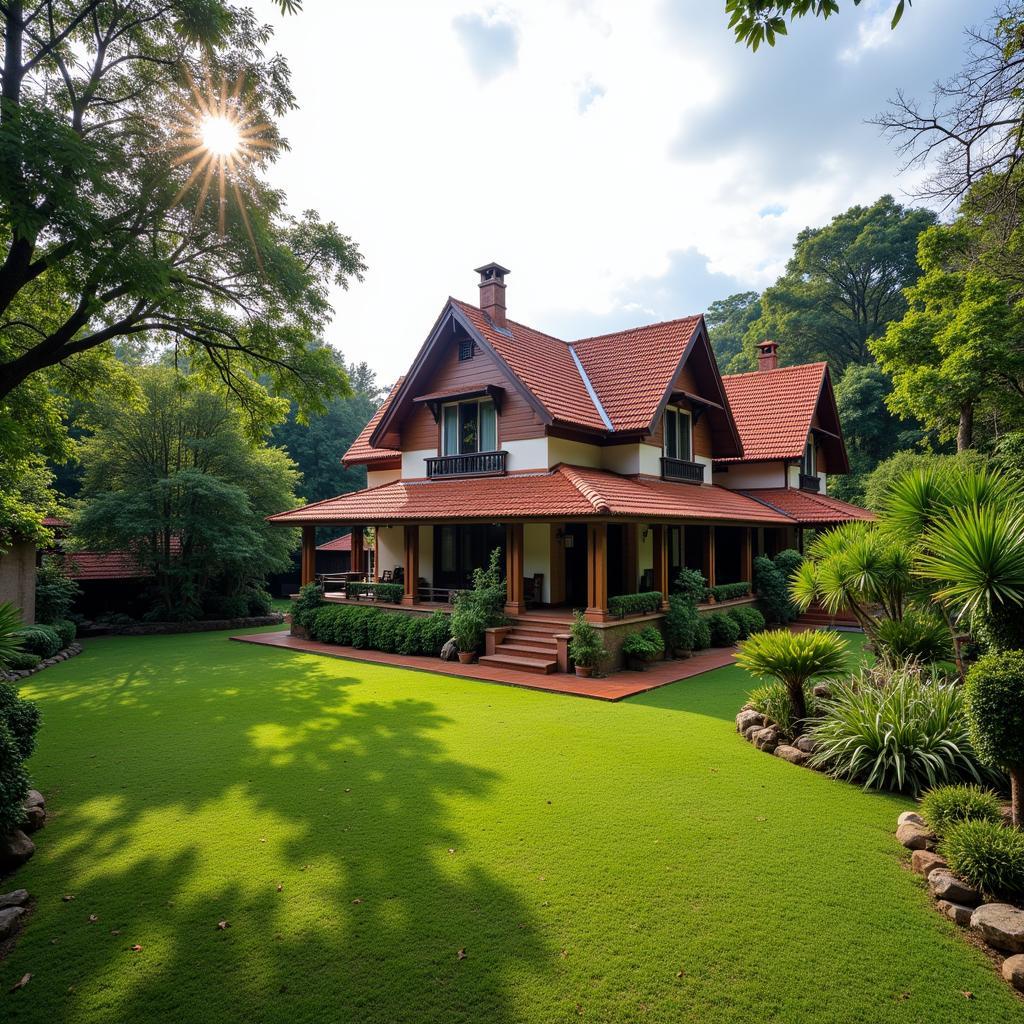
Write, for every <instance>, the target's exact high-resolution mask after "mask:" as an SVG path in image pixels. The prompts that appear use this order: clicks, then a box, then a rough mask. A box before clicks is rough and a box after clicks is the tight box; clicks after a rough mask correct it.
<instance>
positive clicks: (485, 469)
mask: <svg viewBox="0 0 1024 1024" xmlns="http://www.w3.org/2000/svg"><path fill="white" fill-rule="evenodd" d="M507 459H508V452H473V453H472V454H469V455H439V456H437V458H434V459H427V476H428V477H432V478H433V477H439V476H444V477H448V476H501V475H502V474H504V472H505V462H506V460H507Z"/></svg>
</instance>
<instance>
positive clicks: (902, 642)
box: [874, 608, 953, 665]
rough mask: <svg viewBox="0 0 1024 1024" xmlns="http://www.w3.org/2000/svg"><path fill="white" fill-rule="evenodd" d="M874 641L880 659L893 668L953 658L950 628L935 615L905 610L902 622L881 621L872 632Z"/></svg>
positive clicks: (910, 609) (898, 620) (913, 609)
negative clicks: (917, 662) (873, 632)
mask: <svg viewBox="0 0 1024 1024" xmlns="http://www.w3.org/2000/svg"><path fill="white" fill-rule="evenodd" d="M874 640H875V643H876V644H877V645H878V654H879V656H880V657H881V658H882V660H883V661H885V662H888V663H889V664H892V665H896V664H901V663H902V662H905V661H908V660H914V661H919V662H922V663H923V664H928V663H929V662H933V661H950V660H951V659H952V658H953V644H952V641H951V640H950V636H949V628H948V627H947V625H946V623H945V622H944V621H943V620H942V619H941V618H940V617H939V616H938V615H936V614H935V613H934V612H928V611H919V610H917V609H915V608H908V609H907V611H906V612H904V614H903V618H902V619H883V620H882V621H881V622H879V623H878V626H877V627H876V629H875V635H874Z"/></svg>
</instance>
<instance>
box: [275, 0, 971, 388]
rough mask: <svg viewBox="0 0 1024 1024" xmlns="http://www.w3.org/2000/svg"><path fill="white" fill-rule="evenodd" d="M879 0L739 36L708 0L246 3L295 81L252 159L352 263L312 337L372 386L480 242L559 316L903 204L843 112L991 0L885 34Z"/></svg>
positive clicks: (544, 308)
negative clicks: (867, 211)
mask: <svg viewBox="0 0 1024 1024" xmlns="http://www.w3.org/2000/svg"><path fill="white" fill-rule="evenodd" d="M893 2H894V0H865V2H864V3H863V4H862V5H861V6H860V7H857V8H854V7H853V6H852V5H851V4H843V5H842V10H841V12H840V14H839V15H838V16H835V17H833V18H832V19H830V20H829V21H828V22H827V23H824V22H816V21H814V20H812V19H804V20H803V21H801V22H798V23H797V24H795V25H793V26H792V29H791V34H790V36H789V37H788V38H785V39H782V40H781V41H780V42H779V43H778V45H777V46H776V47H775V48H774V49H769V48H767V47H765V48H762V49H761V50H759V51H758V52H757V53H752V52H751V51H750V50H748V49H747V48H745V47H743V46H740V45H738V44H736V43H735V42H734V41H733V37H732V34H731V32H730V31H729V30H728V28H727V24H726V19H725V16H724V14H723V13H722V9H723V7H724V3H722V2H721V0H531V2H509V3H499V4H493V5H491V4H487V3H482V4H481V3H476V4H470V3H466V2H463V0H419V2H397V0H392V2H389V3H381V2H379V0H376V2H375V0H344V2H340V0H306V2H305V10H304V11H303V12H302V13H301V14H298V15H291V16H286V17H282V16H281V15H280V13H279V12H278V11H277V10H276V8H275V7H274V5H273V4H272V3H271V2H270V0H255V6H256V10H257V12H258V13H259V14H260V15H261V16H262V17H263V18H265V20H266V21H267V22H269V23H270V24H272V25H273V26H274V28H275V40H274V43H273V44H272V48H273V49H275V50H277V51H279V52H280V53H282V54H283V55H284V56H285V57H286V58H287V60H288V61H289V64H290V66H291V69H292V79H293V87H294V90H295V92H296V94H297V98H298V101H299V104H300V107H299V109H298V110H296V111H294V112H292V113H290V114H288V115H287V116H286V118H285V119H284V121H283V124H282V131H283V134H284V135H285V137H286V138H287V139H288V141H289V143H290V146H291V149H290V151H289V152H287V153H284V154H283V155H282V156H281V157H280V158H279V160H278V161H277V163H276V164H275V165H274V166H273V168H272V170H271V172H270V179H271V181H272V182H273V183H274V184H275V185H278V186H279V187H281V188H283V189H284V190H285V191H286V193H287V195H288V201H289V205H290V207H291V209H292V210H294V211H296V212H298V211H301V210H304V209H316V210H318V211H319V212H320V214H321V215H322V216H323V217H324V218H325V219H328V220H333V221H334V222H336V223H337V224H338V226H339V227H340V228H341V229H342V230H343V231H344V232H346V233H347V234H349V235H351V236H352V237H353V238H354V239H355V240H356V241H357V242H358V244H359V247H360V249H361V251H362V253H363V255H364V257H365V259H366V262H367V265H368V268H369V269H368V272H367V274H366V279H365V281H364V282H362V283H354V284H353V285H352V287H351V288H350V289H349V290H348V291H343V290H341V289H337V290H336V291H335V292H334V293H333V295H332V299H333V301H334V306H335V310H336V316H335V319H334V322H333V324H332V325H331V327H330V329H329V330H328V331H327V335H326V337H327V340H328V341H329V342H330V343H331V344H332V345H334V346H335V347H336V348H338V349H340V350H341V351H342V352H343V353H344V354H345V356H346V358H347V359H349V360H350V361H357V362H358V361H363V360H365V361H366V362H368V363H369V364H370V366H371V367H372V368H373V369H374V370H376V371H377V373H378V377H379V380H380V382H381V383H382V384H389V383H391V382H392V381H393V380H394V378H395V377H397V376H398V375H399V374H401V373H403V372H404V371H405V370H406V369H407V367H408V365H409V363H410V362H411V361H412V359H413V357H414V355H415V354H416V351H417V350H418V348H419V346H420V345H421V344H422V342H423V340H424V338H425V336H426V334H427V332H428V331H429V329H430V327H431V325H432V324H433V322H434V320H435V319H436V317H437V315H438V313H439V312H440V311H441V308H442V306H443V305H444V302H445V300H446V298H447V296H449V295H454V296H455V297H457V298H463V299H466V300H468V301H471V302H475V301H476V298H477V288H476V284H477V277H476V275H475V274H474V273H473V268H474V267H477V266H480V265H481V264H484V263H488V262H491V261H497V262H498V263H501V264H503V265H504V266H506V267H508V268H509V269H510V271H511V273H510V274H509V277H508V279H507V284H508V292H507V305H508V315H509V317H510V318H511V319H513V320H517V321H520V322H523V323H527V324H529V325H530V326H532V327H536V328H537V329H539V330H543V331H547V332H548V333H551V334H554V335H556V336H558V337H562V338H566V339H572V338H578V337H586V336H589V335H593V334H600V333H603V332H606V331H613V330H618V329H621V328H624V327H629V326H635V325H637V324H641V323H651V322H655V321H658V320H666V319H671V318H673V317H677V316H684V315H688V314H692V313H698V312H703V311H704V310H705V309H706V308H707V306H708V305H709V303H711V302H712V301H714V300H715V299H718V298H724V297H725V296H727V295H729V294H731V293H733V292H736V291H743V290H746V289H758V290H760V289H762V288H764V287H765V286H766V285H768V284H770V283H772V282H773V281H774V280H775V278H776V277H777V276H778V275H779V274H780V273H781V272H782V270H783V269H784V267H785V263H786V260H787V259H788V257H789V255H790V252H791V249H792V244H793V240H794V238H795V236H796V234H797V232H798V231H800V230H801V229H802V228H804V227H807V226H820V225H823V224H825V223H827V222H828V221H829V219H830V218H831V217H833V216H834V215H835V214H837V213H839V212H841V211H843V210H845V209H847V208H848V207H849V206H851V205H853V204H856V203H862V204H868V203H871V202H873V201H874V200H875V199H877V198H878V196H880V195H883V194H884V193H886V192H888V193H891V194H893V195H894V196H896V197H897V199H899V200H901V201H905V202H910V201H912V200H911V199H910V194H911V193H912V192H913V187H914V181H915V174H916V173H917V172H912V171H911V172H905V173H903V174H900V173H899V172H900V164H901V161H900V158H899V155H898V154H897V153H896V152H895V150H894V148H893V147H892V145H891V144H890V143H888V142H887V141H886V140H884V139H883V138H881V137H880V135H879V133H878V129H877V128H876V127H874V126H873V125H870V124H867V123H865V122H866V119H867V118H869V117H871V116H872V115H873V114H876V113H877V112H879V111H880V110H882V109H884V107H885V105H886V101H887V99H888V98H889V97H891V96H893V95H894V94H895V93H896V91H897V90H898V89H902V90H903V91H904V92H905V93H907V94H909V95H912V96H918V97H926V96H927V95H928V93H929V90H930V89H931V86H932V83H933V82H934V81H935V80H937V79H941V78H945V77H947V76H949V75H950V74H952V73H953V72H955V71H956V70H957V69H958V67H959V66H960V64H961V60H962V54H963V48H964V38H963V29H964V28H965V27H966V26H968V25H972V24H978V22H979V21H980V20H983V19H984V18H985V17H987V15H988V12H989V6H988V4H987V3H979V2H978V0H973V2H972V0H918V2H917V3H915V4H914V5H913V7H911V8H909V9H908V10H907V12H906V14H905V15H904V17H903V21H902V22H901V24H900V25H899V27H898V28H897V29H896V31H894V32H893V31H890V29H889V18H890V16H891V10H892V6H893ZM783 341H784V339H783Z"/></svg>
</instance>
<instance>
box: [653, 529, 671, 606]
mask: <svg viewBox="0 0 1024 1024" xmlns="http://www.w3.org/2000/svg"><path fill="white" fill-rule="evenodd" d="M651 540H652V546H653V548H654V589H655V590H660V591H661V606H662V608H667V607H668V588H669V580H668V528H667V527H665V526H662V524H661V523H655V524H654V526H652V527H651Z"/></svg>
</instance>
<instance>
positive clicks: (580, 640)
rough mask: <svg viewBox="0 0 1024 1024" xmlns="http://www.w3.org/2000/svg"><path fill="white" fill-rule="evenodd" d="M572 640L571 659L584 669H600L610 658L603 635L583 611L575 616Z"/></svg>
mask: <svg viewBox="0 0 1024 1024" xmlns="http://www.w3.org/2000/svg"><path fill="white" fill-rule="evenodd" d="M570 633H571V635H572V639H571V640H570V641H569V657H570V658H571V659H572V660H573V662H574V663H575V664H577V665H582V666H583V667H584V668H599V667H600V665H601V662H602V661H604V659H605V658H606V657H607V656H608V652H607V651H606V650H605V647H604V642H603V641H602V640H601V634H600V633H599V632H598V630H597V629H596V628H595V627H594V626H593V625H592V624H591V623H589V622H587V619H586V616H585V615H584V614H583V612H581V611H577V612H576V614H575V615H574V616H573V620H572V626H571V627H570Z"/></svg>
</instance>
